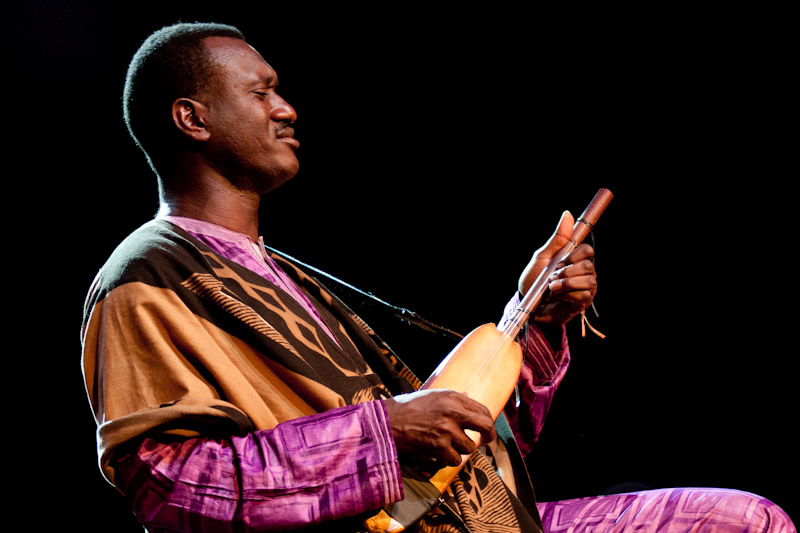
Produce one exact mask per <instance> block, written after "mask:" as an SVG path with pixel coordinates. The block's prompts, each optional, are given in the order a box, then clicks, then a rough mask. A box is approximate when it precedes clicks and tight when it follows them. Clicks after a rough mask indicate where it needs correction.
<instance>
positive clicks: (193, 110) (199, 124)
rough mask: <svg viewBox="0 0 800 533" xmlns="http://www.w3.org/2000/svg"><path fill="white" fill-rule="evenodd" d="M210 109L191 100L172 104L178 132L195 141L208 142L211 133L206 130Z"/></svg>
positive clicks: (176, 101)
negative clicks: (206, 118) (207, 115)
mask: <svg viewBox="0 0 800 533" xmlns="http://www.w3.org/2000/svg"><path fill="white" fill-rule="evenodd" d="M207 112H208V108H206V106H204V105H203V104H202V103H200V102H198V101H197V100H192V99H191V98H178V99H177V100H175V101H174V102H173V103H172V121H173V122H174V123H175V126H176V127H177V128H178V131H180V132H181V133H183V134H184V135H186V136H187V137H189V138H190V139H192V140H195V141H207V140H208V138H209V137H210V133H209V132H208V130H207V129H206V120H205V117H206V114H207Z"/></svg>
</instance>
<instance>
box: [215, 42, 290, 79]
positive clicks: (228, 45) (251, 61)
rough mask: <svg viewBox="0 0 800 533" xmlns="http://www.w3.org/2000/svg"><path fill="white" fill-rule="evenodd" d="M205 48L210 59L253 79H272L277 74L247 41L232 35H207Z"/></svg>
mask: <svg viewBox="0 0 800 533" xmlns="http://www.w3.org/2000/svg"><path fill="white" fill-rule="evenodd" d="M203 44H205V46H206V49H207V50H208V51H209V55H210V57H211V59H212V61H214V62H216V63H218V64H219V65H220V66H222V67H225V68H227V69H229V70H230V71H231V72H235V73H237V74H239V75H243V76H247V77H249V78H253V79H254V81H255V80H259V81H264V80H267V79H268V80H270V81H272V80H274V79H275V78H276V77H277V75H276V74H275V71H274V70H273V68H272V67H271V66H270V65H269V64H268V63H267V62H266V61H265V60H264V58H263V57H262V56H261V54H260V53H258V51H257V50H256V49H255V48H253V47H252V46H250V45H249V44H248V43H246V42H244V41H242V40H240V39H236V38H233V37H207V38H206V39H204V41H203Z"/></svg>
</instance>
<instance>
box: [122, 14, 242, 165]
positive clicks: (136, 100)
mask: <svg viewBox="0 0 800 533" xmlns="http://www.w3.org/2000/svg"><path fill="white" fill-rule="evenodd" d="M207 37H233V38H235V39H240V40H242V41H245V37H244V35H243V34H242V32H241V31H240V30H239V29H238V28H236V27H234V26H229V25H226V24H217V23H204V22H195V23H178V24H174V25H171V26H166V27H164V28H162V29H160V30H158V31H156V32H155V33H153V34H152V35H150V37H148V38H147V39H146V40H145V41H144V42H143V43H142V45H141V46H140V47H139V49H138V50H137V51H136V53H135V54H134V56H133V58H132V59H131V62H130V65H129V66H128V73H127V76H126V78H125V88H124V90H123V96H122V108H123V117H124V120H125V125H126V126H127V127H128V131H129V133H130V134H131V137H133V140H134V142H135V143H136V144H137V146H139V148H141V149H142V151H143V152H144V153H145V156H146V157H147V160H148V163H149V164H150V166H151V167H152V168H153V170H154V171H156V173H158V171H157V170H156V166H155V162H154V159H158V157H159V156H160V155H161V153H163V152H164V151H165V150H166V149H169V148H170V147H173V146H174V144H175V137H174V136H175V135H176V133H175V132H174V128H173V127H172V121H171V118H170V117H171V108H172V103H173V102H174V101H175V100H176V99H178V98H182V97H186V98H192V97H195V96H196V95H197V94H198V93H199V92H200V91H202V90H203V88H204V87H205V85H206V84H207V83H208V81H209V80H210V79H211V78H212V76H213V74H214V65H213V64H212V62H211V60H210V58H209V55H208V53H207V49H206V47H205V46H204V45H203V42H202V41H203V39H206V38H207Z"/></svg>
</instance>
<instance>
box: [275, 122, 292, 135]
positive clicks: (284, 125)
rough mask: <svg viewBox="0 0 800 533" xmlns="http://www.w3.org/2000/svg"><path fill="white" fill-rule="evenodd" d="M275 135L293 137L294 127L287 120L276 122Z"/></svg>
mask: <svg viewBox="0 0 800 533" xmlns="http://www.w3.org/2000/svg"><path fill="white" fill-rule="evenodd" d="M275 133H276V134H277V135H278V137H283V136H287V135H288V136H292V135H294V126H292V123H291V122H289V121H288V120H280V121H278V126H277V127H276V128H275Z"/></svg>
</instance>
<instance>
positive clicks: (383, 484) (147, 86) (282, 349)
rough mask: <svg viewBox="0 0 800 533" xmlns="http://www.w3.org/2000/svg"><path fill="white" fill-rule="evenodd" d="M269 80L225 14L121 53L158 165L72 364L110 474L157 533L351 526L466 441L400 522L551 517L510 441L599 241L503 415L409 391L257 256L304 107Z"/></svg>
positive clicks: (507, 525) (371, 338)
mask: <svg viewBox="0 0 800 533" xmlns="http://www.w3.org/2000/svg"><path fill="white" fill-rule="evenodd" d="M277 82H278V78H277V74H276V72H275V71H274V70H273V69H272V68H271V67H270V65H269V64H268V63H267V62H266V61H265V60H264V59H263V58H262V57H261V55H260V54H259V53H258V52H257V51H256V50H254V49H253V48H252V47H250V46H249V45H248V44H247V43H246V41H245V39H244V37H243V35H242V34H241V33H240V32H239V31H238V30H236V29H235V28H231V27H228V26H221V25H213V24H179V25H176V26H172V27H169V28H165V29H163V30H161V31H159V32H157V33H156V34H154V35H153V36H151V37H150V38H149V39H148V40H147V41H146V42H145V43H144V44H143V46H142V47H141V48H140V50H139V51H138V52H137V54H136V56H135V57H134V59H133V61H132V62H131V66H130V69H129V73H128V79H127V83H126V89H125V95H124V101H125V118H126V122H127V124H128V126H129V129H130V132H131V134H132V135H133V137H134V139H135V140H136V142H137V143H138V144H139V146H140V147H141V148H142V150H143V151H144V153H145V154H146V156H147V158H148V160H149V162H150V164H151V166H152V168H153V170H154V171H155V173H156V174H157V176H158V184H159V197H160V202H161V207H160V211H159V214H158V216H157V218H156V220H154V221H151V222H149V223H147V224H145V225H144V226H142V227H141V228H140V229H138V230H137V231H135V232H134V233H133V234H132V235H131V236H130V237H128V238H127V239H126V240H125V241H124V242H123V243H122V244H121V245H120V246H119V248H118V249H117V250H116V251H115V252H114V253H113V254H112V256H111V257H110V258H109V260H108V262H107V263H106V264H105V265H104V266H103V268H102V269H101V271H100V272H99V274H98V276H97V278H96V280H95V282H94V284H93V286H92V288H91V290H90V293H89V296H88V298H87V303H86V314H85V321H84V325H83V329H82V338H83V346H84V352H83V365H84V375H85V379H86V387H87V392H88V395H89V399H90V402H91V405H92V408H93V410H94V413H95V417H96V419H97V423H98V453H99V459H100V465H101V468H102V471H103V473H104V475H105V476H106V477H107V478H108V480H109V481H110V482H111V483H113V484H114V485H115V486H116V487H117V488H118V489H119V490H120V491H121V492H122V493H123V494H124V495H125V496H126V498H128V500H129V501H130V503H131V506H132V508H133V509H134V512H135V514H136V516H137V518H138V519H139V520H140V521H141V522H142V523H143V524H144V525H145V526H146V527H147V528H148V530H150V531H153V532H155V531H262V530H263V531H266V530H286V529H298V528H312V527H314V526H320V527H323V528H326V529H325V530H337V531H361V530H363V529H364V527H365V526H364V524H365V523H368V524H373V525H374V522H370V521H369V520H370V518H372V517H374V516H375V515H376V514H377V513H378V511H380V509H381V508H383V507H384V506H389V505H391V504H393V503H395V502H398V501H400V500H402V499H403V498H404V496H405V497H408V496H409V495H408V494H407V493H408V492H409V487H408V486H404V485H403V480H402V475H401V469H403V468H405V467H413V468H416V469H417V471H421V472H435V471H436V470H438V469H439V468H441V467H442V466H445V465H450V466H454V465H458V464H460V462H461V460H462V455H466V456H469V459H468V462H467V463H466V465H465V466H464V468H463V469H462V471H461V473H460V474H459V477H458V478H457V480H456V481H454V483H453V484H452V485H451V490H450V491H448V493H447V494H446V495H445V496H444V497H443V498H442V501H441V502H440V503H439V502H437V503H438V505H435V506H434V507H433V508H432V509H431V510H430V512H428V513H426V514H425V516H424V517H421V518H420V520H419V521H418V522H417V523H416V524H414V525H412V526H411V527H413V528H415V529H417V530H420V531H429V530H437V531H465V530H466V531H494V532H500V531H536V530H541V528H542V524H541V521H540V519H539V516H538V512H537V505H536V503H535V501H534V500H533V498H532V494H531V492H530V490H529V487H528V486H527V476H526V474H525V472H524V468H523V467H522V466H521V463H520V462H519V460H518V459H519V456H518V453H519V450H518V449H517V442H515V439H514V438H513V437H509V435H516V439H517V441H519V444H520V448H521V449H522V452H523V453H525V452H527V451H529V450H530V446H532V444H533V442H535V440H536V436H537V435H538V432H539V430H540V429H541V425H542V423H543V420H544V417H545V414H546V412H547V407H548V406H549V403H550V400H551V399H552V394H553V392H554V391H555V388H556V387H557V385H558V382H559V381H560V379H561V377H562V376H563V373H564V372H565V371H566V367H567V365H568V361H569V353H568V348H567V344H566V339H565V336H564V335H565V334H564V328H563V325H564V324H565V323H566V322H567V321H569V320H570V319H571V318H573V317H574V316H576V315H578V314H579V313H580V312H581V311H583V310H584V309H586V308H587V307H588V306H589V305H590V304H591V302H592V300H593V298H594V295H595V292H596V275H595V271H594V265H593V261H592V258H593V250H592V249H591V247H589V246H586V245H582V246H580V247H579V248H578V249H576V250H575V252H573V254H571V255H570V257H569V258H568V259H567V260H566V261H565V263H564V264H563V265H561V268H560V269H559V270H558V271H557V273H556V274H555V275H554V276H553V279H552V282H551V285H550V292H549V295H548V296H547V299H546V301H545V302H543V305H541V306H540V308H539V310H538V311H537V313H536V316H535V317H533V322H534V324H531V325H529V326H528V327H526V329H525V330H524V333H523V334H522V335H521V336H520V338H519V341H520V343H521V345H522V346H523V349H524V353H525V366H524V367H523V371H522V374H521V378H520V381H519V383H518V387H519V389H520V398H521V401H520V402H519V404H517V403H515V402H510V403H509V405H508V407H507V410H506V415H507V417H508V420H510V422H511V426H510V427H509V426H504V425H503V422H504V421H505V418H504V417H501V419H500V420H499V421H498V425H496V424H495V422H494V421H493V419H492V417H491V416H490V414H489V413H488V411H487V409H486V408H485V407H484V406H482V405H481V404H479V403H478V402H475V401H473V400H471V399H470V398H468V397H466V396H465V395H462V394H458V393H455V392H452V391H425V392H422V391H418V390H417V389H418V387H419V380H417V378H416V377H415V376H414V375H413V373H411V371H410V370H409V369H408V368H406V367H405V366H404V365H403V363H402V362H401V361H400V359H399V358H398V357H397V356H396V355H395V354H393V353H392V352H391V351H390V350H389V348H388V347H387V346H386V345H385V344H384V343H383V342H382V341H381V339H380V338H379V337H378V336H377V335H375V333H374V332H373V331H372V330H371V329H370V328H369V327H368V326H366V324H365V323H364V322H363V321H362V320H361V319H360V318H359V317H358V316H357V315H355V314H354V313H353V312H352V311H351V310H350V308H348V307H347V306H346V305H345V303H344V302H341V301H340V300H339V299H337V298H336V297H335V296H334V295H333V294H332V293H331V292H329V291H328V289H327V288H326V287H325V286H323V285H322V284H321V283H320V282H319V281H318V280H317V279H315V278H313V277H312V276H311V275H310V273H309V272H307V271H306V270H305V269H304V268H303V267H300V266H298V265H297V264H296V263H295V262H294V261H292V260H291V259H289V258H286V257H283V256H281V255H280V254H277V253H267V252H266V249H265V247H264V245H263V242H262V240H261V238H260V236H259V228H258V209H259V205H260V200H261V197H262V196H263V195H265V194H267V193H269V192H270V191H272V190H274V189H275V188H277V187H279V186H280V185H281V184H283V183H285V182H286V181H287V180H289V179H291V178H292V177H293V176H294V175H295V174H296V172H297V170H298V160H297V158H296V156H295V150H296V149H297V148H298V146H299V143H298V142H297V141H296V140H295V139H294V131H293V124H294V121H295V119H296V114H295V110H294V109H293V108H292V107H291V106H290V105H289V104H288V103H287V102H286V101H285V100H283V99H282V98H281V97H280V96H279V95H278V93H277V92H276V86H277ZM572 222H573V220H572V216H571V215H570V214H569V213H565V214H564V216H563V217H562V220H561V221H560V222H559V225H558V228H557V230H556V232H555V233H554V235H553V237H551V239H550V240H549V241H548V243H546V244H545V245H544V246H543V247H542V248H540V249H539V250H538V251H537V252H536V253H535V254H534V256H533V259H532V260H531V263H530V264H529V266H528V268H526V269H525V272H524V273H523V275H522V276H521V277H520V282H519V289H520V292H521V293H524V291H525V289H526V288H527V287H528V286H529V285H530V283H532V281H533V280H534V279H535V277H536V275H537V273H538V272H539V271H541V269H542V268H543V266H544V264H546V263H547V262H548V261H549V258H550V257H552V255H553V254H554V253H555V252H556V251H557V250H559V249H561V248H562V247H563V246H564V244H566V242H567V240H568V238H569V236H570V234H571V227H572ZM517 303H518V299H516V298H515V299H514V300H512V301H511V302H509V306H508V310H509V312H510V311H511V310H513V309H514V308H515V307H516V305H517ZM507 315H508V313H507ZM467 430H471V431H474V432H476V433H477V434H479V435H480V443H476V442H473V440H472V439H470V438H469V437H468V435H467V434H466V433H465V431H467ZM512 432H513V433H512ZM478 444H480V447H479V446H478ZM687 494H689V493H684V492H680V491H679V492H674V493H673V492H657V493H653V494H651V495H649V496H643V495H633V496H630V497H629V498H628V499H625V500H622V499H617V500H613V501H612V500H605V502H606V507H607V506H608V502H610V501H612V502H613V503H616V504H618V503H619V502H623V503H624V505H626V506H627V507H631V508H633V507H636V506H639V505H645V506H646V505H651V504H652V502H653V501H659V502H660V503H659V505H660V507H658V509H660V510H663V509H665V508H666V507H664V503H663V502H664V501H665V499H669V498H672V497H675V498H684V497H689V496H687ZM714 494H715V496H714V497H718V498H719V499H720V502H721V503H718V504H717V505H716V506H715V507H717V508H724V509H726V513H727V512H728V511H730V512H732V513H735V518H734V520H736V521H738V522H742V521H743V520H744V519H745V518H744V517H746V518H747V519H748V520H751V521H754V522H759V523H764V522H765V521H768V520H769V519H770V517H772V518H771V519H772V520H773V521H775V520H776V519H777V518H775V517H778V516H780V513H779V512H778V511H776V510H774V509H772V508H771V507H770V504H769V503H768V502H763V501H762V500H761V499H759V498H757V497H755V496H752V495H745V494H741V493H733V492H725V493H723V492H718V493H714ZM648 498H650V499H649V500H648ZM596 501H597V500H591V501H587V503H586V504H585V505H584V504H581V505H583V506H584V507H586V508H587V509H592V502H596ZM642 502H650V503H642ZM652 506H653V505H651V507H652ZM563 508H564V507H557V506H555V507H554V506H551V507H546V506H545V505H542V506H541V509H542V510H543V511H544V515H545V517H547V520H546V523H545V529H547V528H550V527H551V525H552V524H556V523H560V521H563V513H562V512H561V510H562V509H563ZM572 509H573V510H574V509H575V507H574V504H573V507H572ZM623 510H624V508H623ZM693 513H694V514H692V515H691V516H692V518H693V519H697V517H698V516H700V517H702V519H709V516H710V514H713V513H712V511H711V510H709V508H708V507H704V506H699V507H697V506H696V508H695V509H693ZM572 514H573V515H574V514H575V513H572ZM630 514H632V513H629V514H628V516H626V517H625V518H626V519H628V518H629V516H630ZM638 514H639V516H640V518H639V519H642V518H641V517H642V516H643V517H648V516H649V515H648V514H647V513H646V512H643V513H638ZM620 515H626V513H624V512H620ZM589 518H590V519H591V520H595V517H594V516H591V513H590V516H589ZM365 521H366V522H365ZM334 526H335V529H333V528H334Z"/></svg>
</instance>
